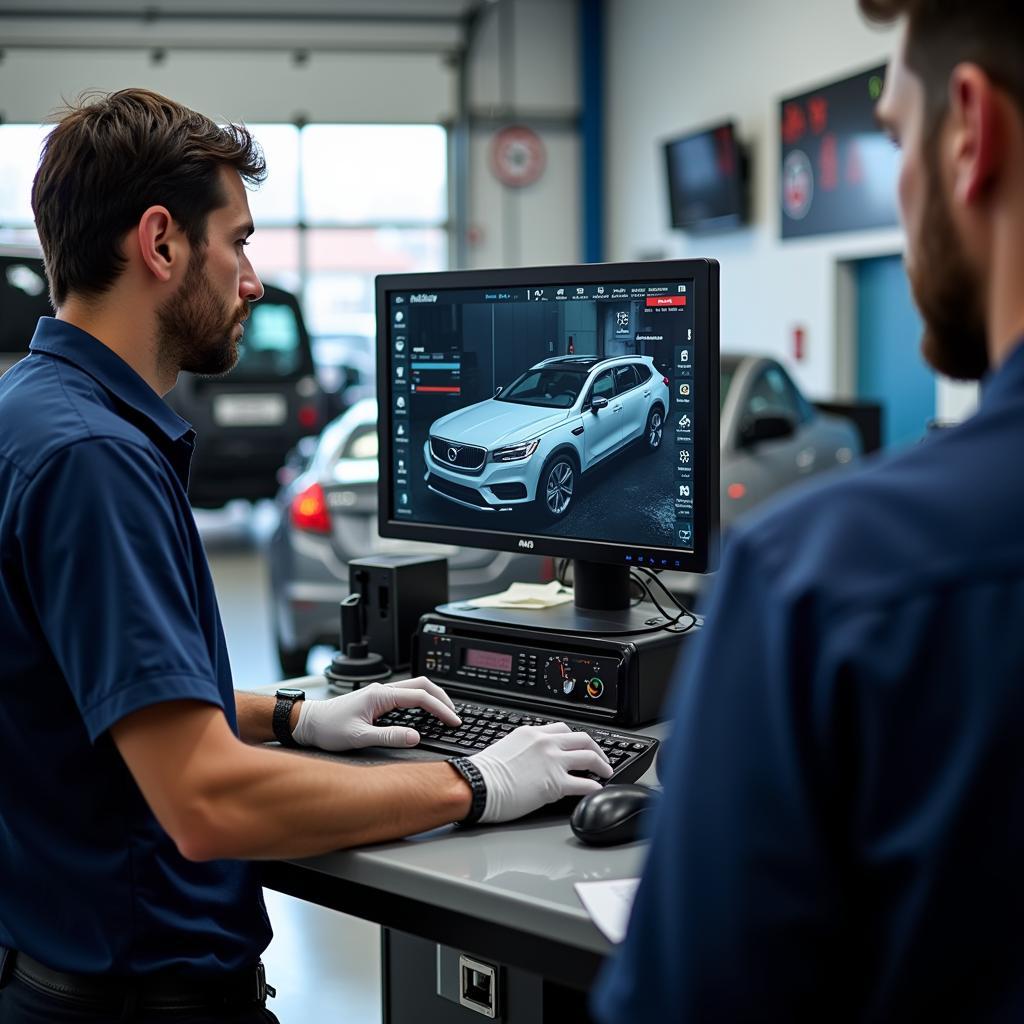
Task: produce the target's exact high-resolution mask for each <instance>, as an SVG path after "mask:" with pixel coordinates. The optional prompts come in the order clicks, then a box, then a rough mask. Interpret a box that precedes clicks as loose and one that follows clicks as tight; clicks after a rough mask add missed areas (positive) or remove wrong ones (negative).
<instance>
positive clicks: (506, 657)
mask: <svg viewBox="0 0 1024 1024" xmlns="http://www.w3.org/2000/svg"><path fill="white" fill-rule="evenodd" d="M465 665H466V667H467V668H489V669H491V671H493V672H511V671H512V655H511V654H499V653H498V652H497V651H478V650H475V649H474V648H472V647H469V648H467V649H466V660H465Z"/></svg>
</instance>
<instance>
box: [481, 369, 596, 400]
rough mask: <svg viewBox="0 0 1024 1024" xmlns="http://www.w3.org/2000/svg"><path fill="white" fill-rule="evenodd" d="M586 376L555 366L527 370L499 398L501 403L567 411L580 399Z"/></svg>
mask: <svg viewBox="0 0 1024 1024" xmlns="http://www.w3.org/2000/svg"><path fill="white" fill-rule="evenodd" d="M586 379H587V375H586V374H585V373H580V372H579V371H575V370H566V369H563V368H556V367H553V366H549V367H544V368H534V369H532V370H527V371H526V373H524V374H523V375H522V376H521V377H519V378H517V379H516V380H514V381H513V382H512V383H511V384H509V386H508V387H507V388H505V390H504V391H502V393H501V394H500V395H499V396H498V401H499V402H515V403H516V404H517V405H545V406H551V407H553V408H555V409H568V408H569V406H571V405H573V404H574V403H575V401H576V399H577V398H578V397H579V394H580V388H581V387H582V386H583V382H584V381H585V380H586Z"/></svg>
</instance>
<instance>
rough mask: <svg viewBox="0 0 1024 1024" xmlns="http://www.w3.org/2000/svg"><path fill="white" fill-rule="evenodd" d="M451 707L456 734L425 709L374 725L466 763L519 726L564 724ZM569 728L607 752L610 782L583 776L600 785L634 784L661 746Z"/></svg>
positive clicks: (391, 715) (403, 711) (477, 707)
mask: <svg viewBox="0 0 1024 1024" xmlns="http://www.w3.org/2000/svg"><path fill="white" fill-rule="evenodd" d="M452 703H453V704H454V705H455V711H456V713H457V714H458V716H459V718H461V719H462V725H461V726H459V728H458V729H454V728H452V726H450V725H445V724H444V722H442V721H440V720H439V719H437V718H435V717H434V716H433V715H432V714H430V713H429V712H428V711H424V710H423V709H422V708H395V709H394V710H393V711H389V712H388V713H387V714H386V715H383V716H382V717H380V718H378V719H377V721H376V724H377V725H404V726H408V727H409V728H412V729H415V730H416V731H417V732H418V733H419V734H420V743H419V749H421V750H431V751H434V752H435V753H438V754H448V755H450V756H452V757H466V756H468V755H470V754H476V753H479V752H480V751H481V750H486V749H487V747H489V746H490V745H491V744H492V743H495V742H497V741H498V740H500V739H501V738H502V736H504V735H505V734H506V733H510V732H511V731H512V730H513V729H518V728H519V726H521V725H547V724H548V722H560V721H562V719H560V718H551V717H548V716H547V715H537V714H534V713H532V712H529V711H519V710H517V709H515V708H505V707H500V706H499V705H497V704H476V703H472V702H470V701H453V702H452ZM567 724H568V725H569V728H570V729H573V730H574V731H576V732H585V733H588V734H589V735H590V736H592V737H593V738H594V740H595V742H596V743H597V744H598V746H600V748H601V749H602V750H603V751H604V752H605V755H606V756H607V758H608V760H609V762H610V763H611V766H612V769H613V774H612V777H611V778H610V779H600V778H598V776H596V775H594V774H593V773H592V772H586V773H585V774H586V775H587V776H588V777H589V778H592V779H597V780H598V781H599V782H606V783H607V782H636V780H637V779H639V778H640V776H641V775H643V774H644V772H645V771H647V769H648V768H649V767H650V766H651V762H652V761H653V760H654V755H655V754H656V753H657V750H658V741H657V740H656V739H655V738H654V737H653V736H637V735H636V734H634V733H623V732H616V731H615V730H614V729H607V728H605V727H604V726H600V725H579V724H577V723H574V722H569V723H567Z"/></svg>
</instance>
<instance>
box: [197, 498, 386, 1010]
mask: <svg viewBox="0 0 1024 1024" xmlns="http://www.w3.org/2000/svg"><path fill="white" fill-rule="evenodd" d="M196 519H197V521H198V523H199V527H200V532H201V533H202V536H203V541H204V543H205V545H206V550H207V554H208V556H209V560H210V568H211V570H212V572H213V579H214V585H215V586H216V589H217V598H218V601H219V603H220V610H221V616H222V617H223V619H224V631H225V633H226V634H227V642H228V651H229V653H230V656H231V665H232V670H233V673H234V679H235V686H236V687H238V689H243V690H244V689H247V688H250V687H257V686H266V685H268V684H271V683H274V682H276V681H277V680H278V679H279V678H280V670H279V668H278V665H277V659H276V657H275V654H274V645H273V641H272V639H271V636H270V630H269V623H270V610H269V607H270V605H269V594H268V587H269V584H268V581H267V571H266V567H265V564H264V561H263V556H262V554H261V551H260V543H261V540H262V539H263V538H265V537H266V535H267V533H268V532H269V530H270V529H272V525H273V511H272V509H270V508H269V507H267V506H263V507H258V508H257V509H256V510H255V511H254V512H252V513H250V511H249V509H248V508H247V507H244V506H243V507H240V508H235V507H231V506H229V507H228V508H227V509H224V510H222V511H218V512H197V514H196ZM315 657H316V655H315V654H314V659H315ZM315 667H316V666H315V664H313V663H311V665H310V668H311V669H313V668H315ZM266 901H267V909H268V911H269V912H270V919H271V921H272V923H273V925H274V940H273V942H271V944H270V947H269V948H268V949H267V951H266V953H265V954H264V956H263V960H264V962H265V964H266V967H267V981H268V982H270V984H271V985H274V986H275V987H276V988H277V998H275V999H272V1000H270V1002H269V1004H268V1005H269V1006H270V1009H272V1010H273V1011H274V1013H276V1014H277V1016H278V1017H279V1018H280V1019H281V1022H282V1024H335V1022H337V1024H379V1022H380V1020H381V1007H380V929H379V928H378V927H377V926H376V925H373V924H369V923H367V922H365V921H360V920H357V919H356V918H354V917H347V916H345V915H344V914H338V913H335V912H333V911H328V910H322V909H321V908H319V907H314V906H311V905H310V904H307V903H303V902H302V901H300V900H294V899H291V898H290V897H288V896H282V895H280V894H279V893H275V892H267V893H266Z"/></svg>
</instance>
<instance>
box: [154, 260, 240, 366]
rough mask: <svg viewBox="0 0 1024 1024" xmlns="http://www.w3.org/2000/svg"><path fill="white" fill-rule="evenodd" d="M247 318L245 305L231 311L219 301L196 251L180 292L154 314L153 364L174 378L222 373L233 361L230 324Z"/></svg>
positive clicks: (234, 349)
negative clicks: (184, 373)
mask: <svg viewBox="0 0 1024 1024" xmlns="http://www.w3.org/2000/svg"><path fill="white" fill-rule="evenodd" d="M248 316H249V303H247V302H242V303H241V304H240V305H239V306H236V307H235V308H234V309H232V308H230V304H229V303H227V302H224V301H223V300H222V299H220V298H219V297H218V296H217V294H216V293H215V292H214V290H213V289H212V288H211V287H210V282H209V280H208V279H207V276H206V259H205V257H204V256H203V254H202V253H201V252H200V251H199V250H198V249H193V250H192V254H191V255H190V256H189V261H188V267H187V268H186V270H185V278H184V280H183V281H182V282H181V287H180V288H179V289H178V291H177V292H176V293H175V294H174V295H173V296H171V298H169V299H168V300H167V301H166V302H165V303H164V304H163V305H162V306H161V307H160V308H159V309H158V310H157V359H158V362H159V364H160V366H161V367H165V368H166V369H167V370H168V371H170V372H173V373H175V374H177V373H178V371H180V370H187V371H188V372H189V373H201V374H205V375H216V374H221V373H227V371H228V370H230V369H231V368H232V367H233V366H234V365H235V363H237V362H238V343H239V340H240V339H236V338H235V337H234V328H235V325H236V324H238V323H241V322H242V321H243V320H245V319H246V318H247V317H248Z"/></svg>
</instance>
